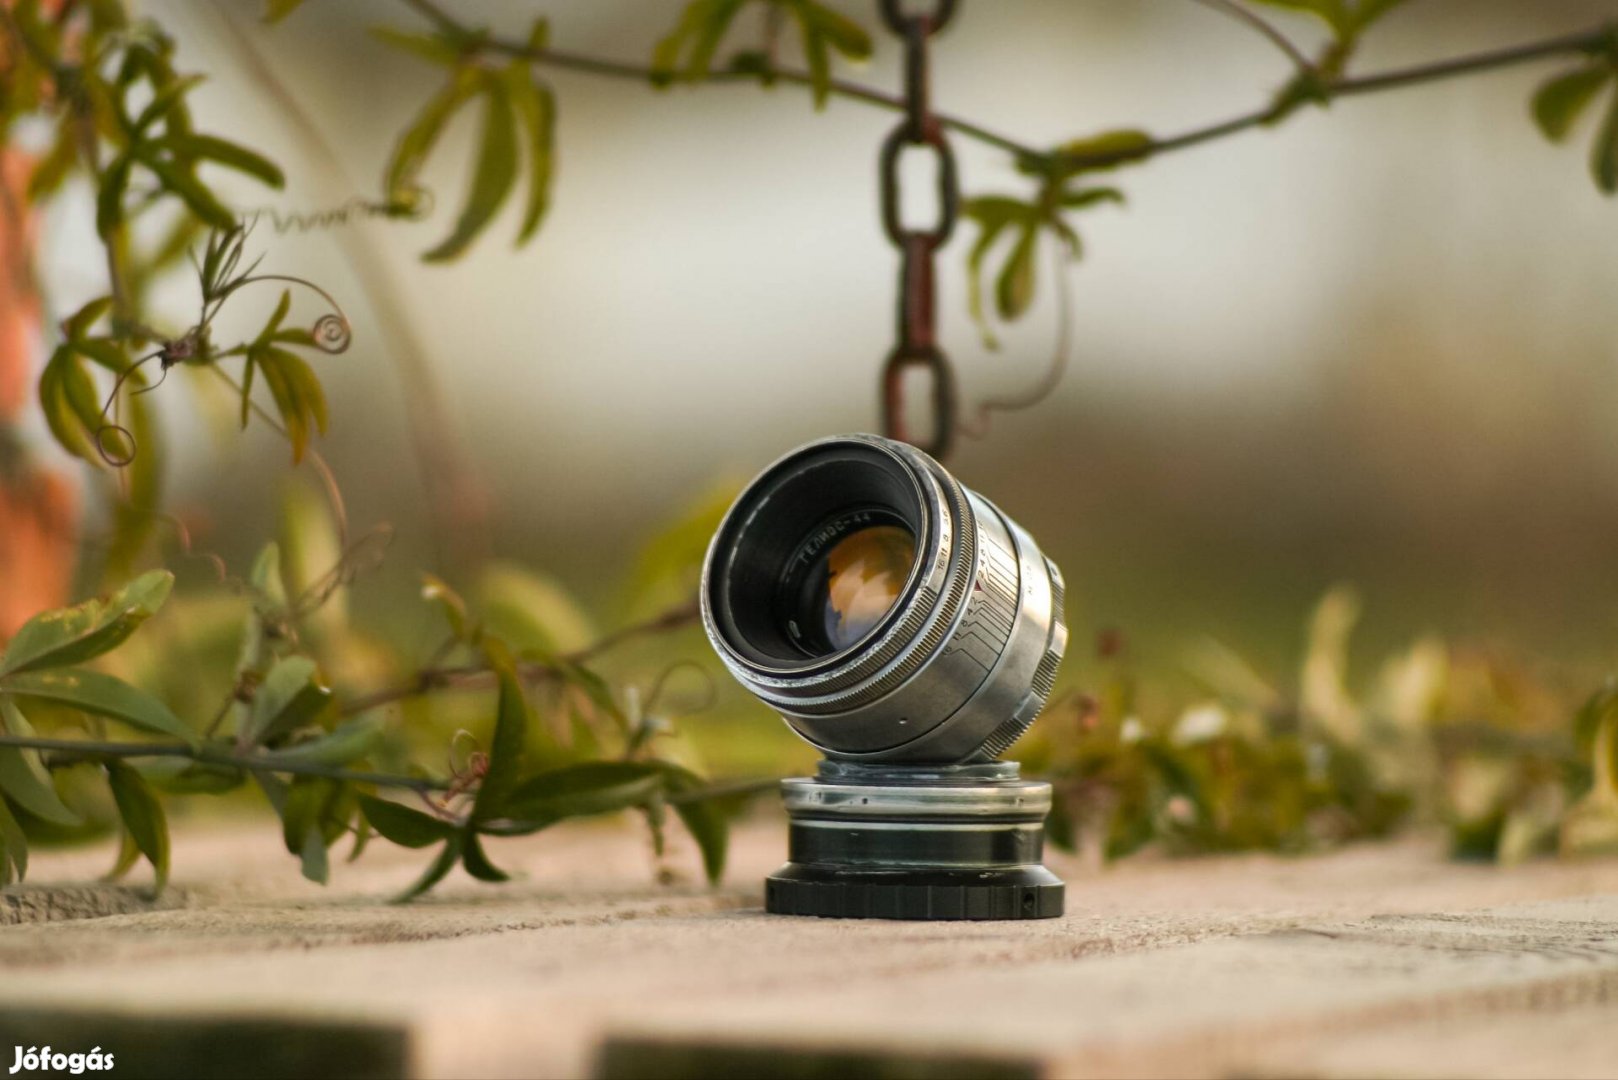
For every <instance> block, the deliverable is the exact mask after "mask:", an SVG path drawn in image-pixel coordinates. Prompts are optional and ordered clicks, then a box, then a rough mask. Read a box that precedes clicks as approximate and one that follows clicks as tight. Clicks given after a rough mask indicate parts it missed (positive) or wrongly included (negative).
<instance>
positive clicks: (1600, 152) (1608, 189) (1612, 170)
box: [1590, 93, 1618, 195]
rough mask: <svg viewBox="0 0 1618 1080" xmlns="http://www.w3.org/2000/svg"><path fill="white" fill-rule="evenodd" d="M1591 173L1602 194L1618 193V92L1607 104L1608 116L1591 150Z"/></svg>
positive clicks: (1602, 123)
mask: <svg viewBox="0 0 1618 1080" xmlns="http://www.w3.org/2000/svg"><path fill="white" fill-rule="evenodd" d="M1590 174H1591V175H1592V176H1594V177H1595V181H1596V187H1598V188H1600V189H1601V193H1602V194H1604V195H1612V194H1614V193H1618V93H1615V94H1613V96H1612V100H1611V101H1610V102H1608V104H1607V115H1606V118H1605V119H1604V120H1602V121H1601V130H1600V131H1599V132H1597V134H1596V141H1595V145H1594V146H1593V147H1592V148H1591V150H1590Z"/></svg>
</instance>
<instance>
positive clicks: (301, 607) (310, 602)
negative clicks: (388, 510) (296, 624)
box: [289, 521, 393, 619]
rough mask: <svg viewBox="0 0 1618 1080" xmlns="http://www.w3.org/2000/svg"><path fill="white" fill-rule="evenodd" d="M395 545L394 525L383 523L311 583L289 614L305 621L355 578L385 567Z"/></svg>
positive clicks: (353, 545)
mask: <svg viewBox="0 0 1618 1080" xmlns="http://www.w3.org/2000/svg"><path fill="white" fill-rule="evenodd" d="M392 542H393V525H392V524H391V523H389V522H386V521H384V522H381V523H380V524H378V525H377V526H375V527H374V528H372V529H371V530H370V531H369V532H367V533H365V534H363V535H362V536H360V538H359V539H358V540H355V541H354V542H353V543H352V544H350V545H348V547H347V548H345V549H344V550H343V553H342V554H341V555H339V556H338V557H337V561H336V562H335V563H333V564H332V566H331V568H330V569H328V570H327V571H326V572H325V573H324V574H322V575H320V577H318V578H316V579H315V580H314V581H312V582H310V583H309V586H308V588H306V589H304V591H303V593H302V595H300V596H299V597H298V598H297V600H296V601H294V602H293V604H292V605H291V610H290V612H289V614H290V616H291V617H292V618H293V619H302V618H304V617H306V616H308V615H311V614H313V613H314V612H315V611H318V610H319V609H320V608H321V607H323V606H324V605H325V603H326V601H328V600H330V599H331V598H332V595H333V594H335V593H336V592H337V591H338V590H339V589H341V588H343V587H345V586H347V585H351V584H353V582H354V579H355V578H357V577H359V576H360V575H362V574H365V573H367V572H369V571H371V570H374V569H375V568H376V567H377V566H379V565H381V563H382V559H383V556H384V554H385V553H386V551H387V548H388V545H389V544H391V543H392Z"/></svg>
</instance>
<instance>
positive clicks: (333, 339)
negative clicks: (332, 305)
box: [310, 311, 354, 353]
mask: <svg viewBox="0 0 1618 1080" xmlns="http://www.w3.org/2000/svg"><path fill="white" fill-rule="evenodd" d="M310 334H311V335H312V336H313V337H314V339H315V348H317V349H319V350H320V351H321V352H325V353H340V352H345V351H346V350H347V349H348V347H349V345H351V344H353V342H354V330H353V328H352V327H350V326H349V325H348V319H346V318H345V317H344V316H343V313H342V312H340V311H339V312H334V313H328V314H325V315H322V316H321V317H320V318H318V319H316V320H315V325H314V327H313V328H312V329H311V330H310Z"/></svg>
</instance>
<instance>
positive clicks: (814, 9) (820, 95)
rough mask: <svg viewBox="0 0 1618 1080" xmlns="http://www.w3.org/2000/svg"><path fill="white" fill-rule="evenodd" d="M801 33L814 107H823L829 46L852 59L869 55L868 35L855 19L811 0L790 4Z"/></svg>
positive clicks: (795, 0) (826, 97)
mask: <svg viewBox="0 0 1618 1080" xmlns="http://www.w3.org/2000/svg"><path fill="white" fill-rule="evenodd" d="M789 6H790V8H791V11H792V14H793V16H794V17H795V18H796V19H797V20H798V28H799V31H800V33H801V34H802V36H803V54H804V63H805V65H806V66H807V67H808V69H809V86H810V89H811V90H812V91H813V96H814V103H815V108H817V109H823V108H825V106H826V102H827V100H829V99H830V97H831V51H830V50H831V49H836V50H837V51H838V52H839V53H842V54H843V55H844V56H847V57H848V58H850V59H853V60H864V59H867V58H868V57H869V56H870V55H871V38H870V35H869V34H867V33H866V32H865V30H864V29H863V28H862V27H861V26H860V25H859V24H858V23H856V22H854V21H853V20H851V19H849V18H848V17H847V16H845V15H842V14H841V13H839V12H836V11H833V10H832V9H830V8H828V7H825V6H823V5H821V4H817V3H815V2H814V0H793V2H792V3H791V4H790V5H789Z"/></svg>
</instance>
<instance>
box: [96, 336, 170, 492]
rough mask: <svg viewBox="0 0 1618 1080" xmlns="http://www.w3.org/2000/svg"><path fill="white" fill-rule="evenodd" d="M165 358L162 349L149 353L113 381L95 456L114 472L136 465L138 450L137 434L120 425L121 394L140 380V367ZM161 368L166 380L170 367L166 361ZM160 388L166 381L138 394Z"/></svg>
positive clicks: (97, 434)
mask: <svg viewBox="0 0 1618 1080" xmlns="http://www.w3.org/2000/svg"><path fill="white" fill-rule="evenodd" d="M163 358H164V350H162V349H159V350H158V351H157V352H154V353H148V354H147V355H145V356H143V357H141V358H140V359H139V360H136V361H135V362H134V363H133V364H130V365H129V366H128V367H127V368H125V369H124V370H123V371H122V372H121V373H120V374H119V376H118V378H117V379H116V380H114V381H113V384H112V392H111V393H110V394H108V395H107V400H106V401H105V402H104V403H103V404H102V406H101V426H100V427H98V428H96V431H95V442H96V453H97V454H99V455H100V456H101V460H102V461H103V462H105V463H106V464H107V465H108V466H110V467H112V468H114V469H122V468H124V467H125V466H126V465H128V464H130V463H131V462H133V461H134V460H135V450H136V445H135V433H134V432H133V431H130V430H129V429H128V428H126V427H124V426H123V425H122V424H120V423H119V422H118V416H117V409H118V392H119V391H121V390H122V389H123V388H124V383H126V382H128V381H129V380H130V379H133V378H136V377H138V375H139V373H140V369H141V368H143V367H145V366H146V365H147V364H148V363H150V362H151V361H153V360H159V361H162V360H163ZM162 366H163V375H164V377H165V378H166V377H167V376H168V369H169V365H168V363H167V362H164V363H163V365H162ZM161 385H163V380H162V379H159V380H158V381H157V382H156V383H155V384H153V385H151V386H148V387H145V388H143V389H140V390H137V391H135V392H136V393H137V394H144V393H146V391H147V390H156V389H157V388H158V387H159V386H161ZM115 441H116V442H121V443H122V448H121V449H119V450H115V449H112V447H113V445H114V444H115Z"/></svg>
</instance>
